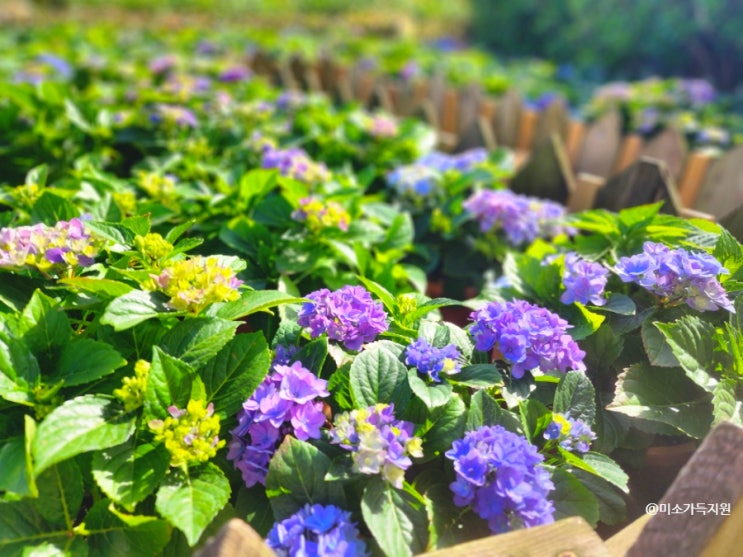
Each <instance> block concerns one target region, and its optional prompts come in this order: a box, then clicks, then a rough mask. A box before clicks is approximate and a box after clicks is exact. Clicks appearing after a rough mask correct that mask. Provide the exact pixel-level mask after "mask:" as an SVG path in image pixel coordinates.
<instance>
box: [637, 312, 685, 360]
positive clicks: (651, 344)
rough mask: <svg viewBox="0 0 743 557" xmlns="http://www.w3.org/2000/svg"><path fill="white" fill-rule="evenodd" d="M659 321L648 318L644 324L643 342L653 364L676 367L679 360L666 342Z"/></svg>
mask: <svg viewBox="0 0 743 557" xmlns="http://www.w3.org/2000/svg"><path fill="white" fill-rule="evenodd" d="M657 325H659V323H656V322H652V321H651V320H650V319H647V320H645V321H644V322H643V324H642V344H643V346H644V347H645V352H646V353H647V355H648V360H649V361H650V364H651V365H654V366H660V367H676V366H678V365H679V361H678V359H677V358H676V356H675V355H674V353H673V351H672V350H671V346H670V345H669V344H668V342H666V339H665V337H664V336H663V334H662V333H661V332H660V331H659V330H658V328H657Z"/></svg>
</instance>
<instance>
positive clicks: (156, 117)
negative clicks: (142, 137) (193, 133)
mask: <svg viewBox="0 0 743 557" xmlns="http://www.w3.org/2000/svg"><path fill="white" fill-rule="evenodd" d="M150 122H152V123H153V124H161V123H167V124H174V125H176V126H179V127H182V128H195V127H197V126H198V125H199V121H198V120H197V119H196V115H195V114H194V113H193V111H191V110H190V109H188V108H186V107H184V106H178V105H174V104H158V105H156V106H155V107H154V112H152V113H151V114H150Z"/></svg>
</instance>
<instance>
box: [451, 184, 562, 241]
mask: <svg viewBox="0 0 743 557" xmlns="http://www.w3.org/2000/svg"><path fill="white" fill-rule="evenodd" d="M463 206H464V208H465V210H467V211H468V212H469V213H470V214H471V215H472V217H473V218H474V219H475V220H476V221H477V222H479V223H480V231H481V232H491V231H495V230H501V229H502V230H503V232H504V233H505V235H506V239H507V240H508V242H509V243H510V244H511V245H513V246H519V245H521V244H525V243H530V242H533V241H534V240H536V239H537V238H549V237H554V236H557V235H558V234H561V233H564V232H570V229H568V228H566V227H564V226H562V225H561V224H560V219H562V218H563V217H564V216H565V214H566V210H565V207H563V206H562V205H560V204H559V203H556V202H554V201H547V200H544V199H537V198H535V197H528V196H525V195H519V194H516V193H513V192H512V191H510V190H480V191H478V192H475V193H474V194H472V195H471V196H470V197H469V198H468V199H467V200H466V201H465V202H464V204H463Z"/></svg>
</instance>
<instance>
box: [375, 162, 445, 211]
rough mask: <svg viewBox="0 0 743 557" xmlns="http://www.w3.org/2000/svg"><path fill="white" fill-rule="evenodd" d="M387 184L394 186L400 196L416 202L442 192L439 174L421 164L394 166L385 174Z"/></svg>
mask: <svg viewBox="0 0 743 557" xmlns="http://www.w3.org/2000/svg"><path fill="white" fill-rule="evenodd" d="M387 184H388V185H389V186H390V187H392V188H394V189H395V191H396V192H397V194H398V195H399V196H400V197H403V198H408V199H411V200H413V201H416V202H421V201H422V200H424V199H426V198H435V197H438V196H440V194H441V193H442V192H441V186H440V176H439V174H438V173H437V172H436V171H434V170H432V169H430V168H428V167H426V166H424V165H422V164H410V165H406V166H400V167H398V168H396V169H395V170H393V171H392V172H390V173H389V174H387Z"/></svg>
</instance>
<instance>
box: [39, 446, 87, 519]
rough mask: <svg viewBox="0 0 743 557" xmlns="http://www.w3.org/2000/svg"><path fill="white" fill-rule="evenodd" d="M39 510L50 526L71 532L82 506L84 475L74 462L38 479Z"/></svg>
mask: <svg viewBox="0 0 743 557" xmlns="http://www.w3.org/2000/svg"><path fill="white" fill-rule="evenodd" d="M36 485H37V486H38V488H39V498H38V499H35V500H34V501H35V503H36V510H37V511H38V512H39V514H40V515H41V516H42V517H44V520H46V521H47V522H48V523H49V524H50V525H51V526H55V527H58V528H60V529H66V530H71V529H72V527H73V526H74V524H75V519H76V518H77V513H78V511H79V510H80V506H81V505H82V502H83V495H84V494H85V493H84V491H83V475H82V473H81V472H80V468H79V467H78V466H77V464H76V463H75V461H74V460H64V461H62V462H60V463H58V464H56V465H55V466H52V467H50V468H48V469H47V470H45V471H44V473H43V474H40V475H39V477H38V478H37V479H36Z"/></svg>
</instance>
